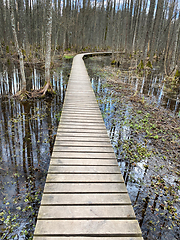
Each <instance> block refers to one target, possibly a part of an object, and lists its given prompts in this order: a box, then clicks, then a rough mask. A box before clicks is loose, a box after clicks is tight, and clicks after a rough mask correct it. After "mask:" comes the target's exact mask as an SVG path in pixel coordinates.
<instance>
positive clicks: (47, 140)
mask: <svg viewBox="0 0 180 240" xmlns="http://www.w3.org/2000/svg"><path fill="white" fill-rule="evenodd" d="M60 65H61V67H59V68H57V69H56V71H53V73H52V79H51V80H52V81H51V82H52V86H53V89H54V90H55V91H56V93H57V94H56V95H55V97H54V98H53V99H41V100H35V101H29V102H25V103H20V102H19V101H18V100H15V99H13V98H8V97H7V96H5V95H8V94H9V93H11V94H14V93H15V92H16V91H18V90H19V87H20V79H19V74H18V69H17V68H16V67H15V66H14V65H8V67H7V66H3V65H2V66H0V67H1V73H0V94H1V96H0V192H1V194H0V205H1V210H0V238H1V239H32V235H33V232H34V226H35V221H36V217H37V213H38V208H39V204H40V200H41V195H42V192H43V188H44V184H45V178H46V174H47V170H48V166H49V161H50V156H51V152H52V149H53V143H54V139H55V135H56V131H57V127H58V123H59V119H60V114H61V109H62V104H63V100H64V96H65V91H66V87H67V83H68V75H69V73H70V69H71V62H70V61H69V60H68V61H67V60H66V61H64V62H63V63H60ZM26 77H27V78H28V81H27V86H28V87H27V88H28V90H30V89H39V88H40V87H42V86H43V85H44V72H42V71H39V70H38V69H35V68H34V69H26Z"/></svg>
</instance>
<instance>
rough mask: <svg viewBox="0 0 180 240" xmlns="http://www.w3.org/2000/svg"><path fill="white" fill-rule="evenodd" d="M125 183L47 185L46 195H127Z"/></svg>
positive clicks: (45, 188)
mask: <svg viewBox="0 0 180 240" xmlns="http://www.w3.org/2000/svg"><path fill="white" fill-rule="evenodd" d="M126 192H127V189H126V186H125V184H124V183H46V184H45V187H44V193H126Z"/></svg>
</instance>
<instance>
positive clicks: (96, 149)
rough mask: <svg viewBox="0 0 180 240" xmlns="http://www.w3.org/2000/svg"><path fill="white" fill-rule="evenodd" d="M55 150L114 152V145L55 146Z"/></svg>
mask: <svg viewBox="0 0 180 240" xmlns="http://www.w3.org/2000/svg"><path fill="white" fill-rule="evenodd" d="M54 152H85V153H89V152H90V153H91V152H93V153H114V150H113V148H112V147H85V146H82V147H77V146H72V147H69V146H58V145H57V144H56V145H55V146H54Z"/></svg>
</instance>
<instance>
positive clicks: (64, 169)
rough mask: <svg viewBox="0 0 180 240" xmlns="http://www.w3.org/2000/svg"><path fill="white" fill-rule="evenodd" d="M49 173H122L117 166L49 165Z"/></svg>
mask: <svg viewBox="0 0 180 240" xmlns="http://www.w3.org/2000/svg"><path fill="white" fill-rule="evenodd" d="M48 173H120V170H119V168H118V167H117V166H73V167H72V166H51V165H50V166H49V170H48Z"/></svg>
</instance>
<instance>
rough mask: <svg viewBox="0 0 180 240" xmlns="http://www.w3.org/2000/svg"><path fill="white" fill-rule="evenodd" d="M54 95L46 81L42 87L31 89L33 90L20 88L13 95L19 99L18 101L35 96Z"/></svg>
mask: <svg viewBox="0 0 180 240" xmlns="http://www.w3.org/2000/svg"><path fill="white" fill-rule="evenodd" d="M53 95H55V92H54V90H53V88H52V86H51V84H50V83H46V84H45V86H44V87H42V88H40V89H38V90H33V91H31V92H30V91H27V90H22V91H19V92H17V93H16V94H15V95H14V96H13V97H14V98H17V99H19V100H20V101H22V100H27V99H35V98H43V97H46V96H48V97H52V96H53Z"/></svg>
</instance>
